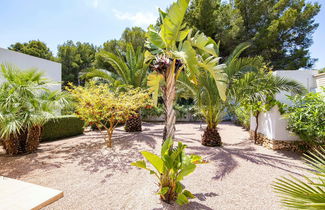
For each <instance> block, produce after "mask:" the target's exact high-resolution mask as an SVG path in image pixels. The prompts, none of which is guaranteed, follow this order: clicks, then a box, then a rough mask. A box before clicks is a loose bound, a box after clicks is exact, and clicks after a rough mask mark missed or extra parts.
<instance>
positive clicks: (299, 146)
mask: <svg viewBox="0 0 325 210" xmlns="http://www.w3.org/2000/svg"><path fill="white" fill-rule="evenodd" d="M249 136H250V139H251V140H254V136H255V134H254V131H249ZM256 143H257V144H259V145H262V146H263V147H266V148H268V149H272V150H283V151H294V152H303V151H304V150H305V149H306V147H307V145H306V143H304V142H302V141H279V140H272V139H269V138H267V137H266V136H265V135H264V134H261V133H258V134H257V139H256Z"/></svg>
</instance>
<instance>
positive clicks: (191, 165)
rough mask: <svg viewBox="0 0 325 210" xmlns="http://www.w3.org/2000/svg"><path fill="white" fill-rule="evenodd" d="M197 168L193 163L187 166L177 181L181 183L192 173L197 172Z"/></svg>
mask: <svg viewBox="0 0 325 210" xmlns="http://www.w3.org/2000/svg"><path fill="white" fill-rule="evenodd" d="M195 168H196V165H195V164H193V163H191V164H189V165H187V166H185V167H184V168H183V169H182V170H181V171H180V172H179V174H178V176H177V181H181V180H182V179H183V178H184V176H187V175H189V174H191V173H192V172H193V171H194V170H195Z"/></svg>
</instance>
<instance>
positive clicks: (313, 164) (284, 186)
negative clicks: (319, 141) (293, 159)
mask: <svg viewBox="0 0 325 210" xmlns="http://www.w3.org/2000/svg"><path fill="white" fill-rule="evenodd" d="M304 159H305V161H306V162H307V164H306V165H307V166H308V167H309V168H310V170H309V173H311V174H312V176H309V177H307V176H304V180H301V179H297V178H295V177H292V176H291V179H289V178H285V177H281V178H279V179H277V181H275V182H274V184H273V188H274V189H275V191H276V192H277V193H278V194H279V196H280V197H281V202H282V205H283V206H284V207H288V208H292V209H319V210H320V209H324V208H325V149H324V148H319V149H317V150H314V151H312V152H309V153H307V154H305V158H304Z"/></svg>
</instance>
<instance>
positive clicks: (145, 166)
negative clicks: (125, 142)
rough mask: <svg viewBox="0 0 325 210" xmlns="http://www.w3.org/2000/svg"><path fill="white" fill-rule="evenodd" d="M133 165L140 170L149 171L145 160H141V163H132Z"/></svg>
mask: <svg viewBox="0 0 325 210" xmlns="http://www.w3.org/2000/svg"><path fill="white" fill-rule="evenodd" d="M131 165H132V166H136V167H139V168H144V169H147V165H146V162H145V161H144V160H139V161H136V162H133V163H131Z"/></svg>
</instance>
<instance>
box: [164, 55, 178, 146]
mask: <svg viewBox="0 0 325 210" xmlns="http://www.w3.org/2000/svg"><path fill="white" fill-rule="evenodd" d="M165 79H166V86H165V88H164V104H165V115H166V118H165V128H164V136H163V140H164V141H165V140H166V139H168V138H174V136H175V123H176V112H175V110H174V101H175V95H176V78H175V60H174V61H173V63H172V64H171V65H170V67H169V68H168V69H167V72H166V75H165Z"/></svg>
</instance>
